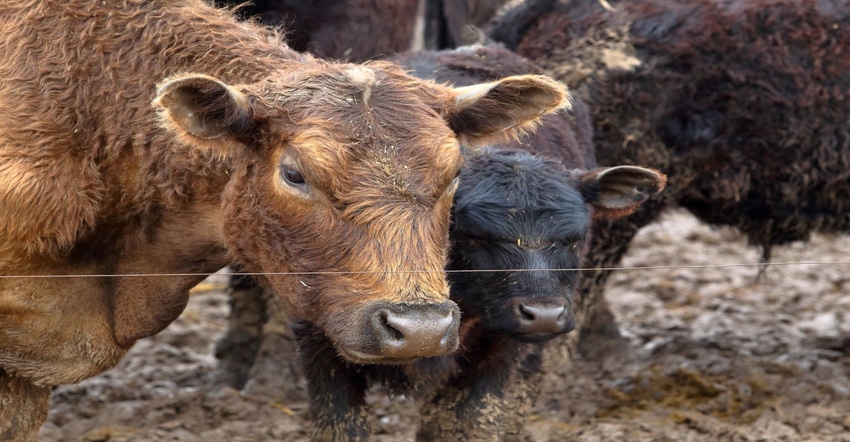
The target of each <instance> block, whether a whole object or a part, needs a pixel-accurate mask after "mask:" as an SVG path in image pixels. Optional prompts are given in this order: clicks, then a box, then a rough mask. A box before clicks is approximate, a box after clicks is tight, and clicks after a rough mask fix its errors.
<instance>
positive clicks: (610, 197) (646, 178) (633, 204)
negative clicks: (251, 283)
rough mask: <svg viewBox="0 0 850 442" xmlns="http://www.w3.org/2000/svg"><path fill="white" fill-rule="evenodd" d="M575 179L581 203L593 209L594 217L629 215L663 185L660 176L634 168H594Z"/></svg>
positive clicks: (650, 170)
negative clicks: (577, 183)
mask: <svg viewBox="0 0 850 442" xmlns="http://www.w3.org/2000/svg"><path fill="white" fill-rule="evenodd" d="M578 179H579V183H580V188H581V193H582V195H583V196H584V199H585V201H586V202H587V203H589V204H590V205H591V206H593V208H594V211H593V212H594V213H593V217H594V218H619V217H622V216H626V215H629V214H631V213H632V212H634V211H635V209H637V208H638V206H640V205H641V203H643V202H644V201H646V200H647V199H648V198H649V197H651V196H653V195H656V194H658V193H659V192H661V191H662V190H663V189H664V186H666V185H667V176H665V175H664V174H662V173H660V172H658V171H655V170H652V169H646V168H643V167H637V166H617V167H606V168H601V169H595V170H591V171H586V172H582V173H580V174H579V176H578Z"/></svg>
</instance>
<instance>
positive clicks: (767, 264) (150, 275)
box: [0, 261, 850, 279]
mask: <svg viewBox="0 0 850 442" xmlns="http://www.w3.org/2000/svg"><path fill="white" fill-rule="evenodd" d="M792 265H807V266H832V265H850V261H789V262H757V263H733V264H694V265H659V266H634V267H585V268H553V269H522V268H517V269H482V270H375V271H325V272H217V273H116V274H79V275H74V274H61V275H0V279H11V278H119V277H120V278H158V277H188V276H197V277H201V276H210V275H212V274H216V275H222V276H307V275H311V276H317V275H346V274H350V275H354V274H381V273H404V274H417V273H497V272H576V271H578V272H588V271H609V270H610V271H613V270H617V271H632V270H639V271H647V270H665V269H708V268H730V267H772V266H792Z"/></svg>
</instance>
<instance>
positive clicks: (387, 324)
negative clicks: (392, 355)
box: [378, 311, 404, 342]
mask: <svg viewBox="0 0 850 442" xmlns="http://www.w3.org/2000/svg"><path fill="white" fill-rule="evenodd" d="M378 318H379V323H380V324H381V325H382V326H383V329H384V331H386V332H387V335H388V336H387V337H388V338H390V339H392V340H395V341H399V342H401V341H404V333H403V332H402V331H401V330H399V329H398V328H396V327H399V326H400V324H398V322H397V321H395V320H393V317H392V316H391V315H390V313H389V312H387V311H381V312H380V313H378ZM393 323H395V327H394V326H393Z"/></svg>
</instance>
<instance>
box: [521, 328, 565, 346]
mask: <svg viewBox="0 0 850 442" xmlns="http://www.w3.org/2000/svg"><path fill="white" fill-rule="evenodd" d="M566 333H569V331H565V332H563V333H508V336H510V337H511V339H513V340H516V341H520V342H527V343H542V342H549V341H551V340H552V339H555V338H557V337H558V336H561V335H563V334H566Z"/></svg>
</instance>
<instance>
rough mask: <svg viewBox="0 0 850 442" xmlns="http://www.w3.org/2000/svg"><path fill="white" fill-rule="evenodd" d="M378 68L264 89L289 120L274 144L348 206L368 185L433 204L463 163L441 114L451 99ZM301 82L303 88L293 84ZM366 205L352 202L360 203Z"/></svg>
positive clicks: (301, 77) (311, 76)
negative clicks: (355, 191)
mask: <svg viewBox="0 0 850 442" xmlns="http://www.w3.org/2000/svg"><path fill="white" fill-rule="evenodd" d="M374 65H376V66H375V67H372V65H369V66H367V67H362V66H354V65H345V67H343V68H341V69H337V70H336V71H333V70H331V72H325V71H319V72H311V73H305V72H299V73H298V74H296V75H294V76H290V77H289V78H283V79H280V80H276V81H274V82H271V83H268V84H266V85H264V87H263V88H262V89H261V91H260V94H261V97H262V99H263V101H264V102H265V103H266V104H267V105H268V106H269V107H271V108H272V112H275V110H274V109H279V112H280V113H281V115H280V116H279V117H277V118H276V119H275V120H278V121H281V124H272V125H271V127H272V128H273V130H281V129H275V128H281V127H282V128H283V129H282V131H283V132H282V133H278V134H276V136H275V138H276V140H274V141H273V142H274V143H279V144H281V145H283V146H290V147H291V148H292V149H293V151H297V152H301V155H300V157H301V158H302V161H301V162H300V165H301V166H302V167H303V168H304V170H302V173H304V174H305V176H307V177H308V178H310V177H312V178H313V184H315V185H318V186H319V187H320V188H323V190H325V191H328V192H332V193H333V195H332V196H334V197H335V198H337V199H338V200H339V202H340V203H343V204H344V203H346V202H347V201H346V200H347V199H349V198H348V196H347V191H349V190H351V189H354V188H356V189H358V191H359V190H360V188H361V187H363V185H364V184H365V185H367V186H366V187H370V188H372V189H381V192H382V194H381V195H376V196H379V197H381V198H386V197H387V196H395V197H399V198H401V199H404V200H407V201H413V202H419V203H422V204H426V205H430V204H432V203H433V201H434V200H435V198H437V197H439V195H440V194H441V193H442V192H443V190H444V189H445V188H446V187H447V186H448V184H449V182H450V181H451V179H452V178H454V175H455V174H456V172H457V170H458V168H459V167H460V164H461V162H462V157H461V155H460V151H459V149H458V148H457V140H456V138H455V136H454V133H453V132H452V131H451V130H450V129H449V128H448V127H447V125H446V123H445V120H444V118H443V117H442V116H441V115H440V113H439V112H438V109H440V106H445V101H446V100H449V101H450V98H448V97H450V96H451V95H450V92H449V91H448V90H447V89H446V88H445V87H443V86H438V85H436V84H434V83H431V82H423V81H421V80H416V79H412V78H411V77H408V76H407V75H406V74H405V73H403V72H402V71H401V70H399V69H398V68H397V67H395V66H394V65H389V64H386V63H374ZM295 77H297V78H298V80H297V81H296V83H297V84H299V85H300V86H299V88H298V89H295V88H294V87H292V85H291V84H290V83H291V82H292V81H293V78H295ZM305 77H306V78H305ZM411 82H413V83H414V86H411V84H410V83H411ZM305 83H306V84H308V86H307V88H306V90H304V89H305V88H304V87H303V85H304V84H305ZM367 91H368V92H367ZM287 121H288V122H290V123H289V124H287ZM292 123H294V124H292ZM308 153H309V154H308ZM353 184H358V185H357V186H353ZM369 184H371V185H372V186H368V185H369ZM362 199H363V195H361V194H358V195H351V200H352V201H353V200H362Z"/></svg>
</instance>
